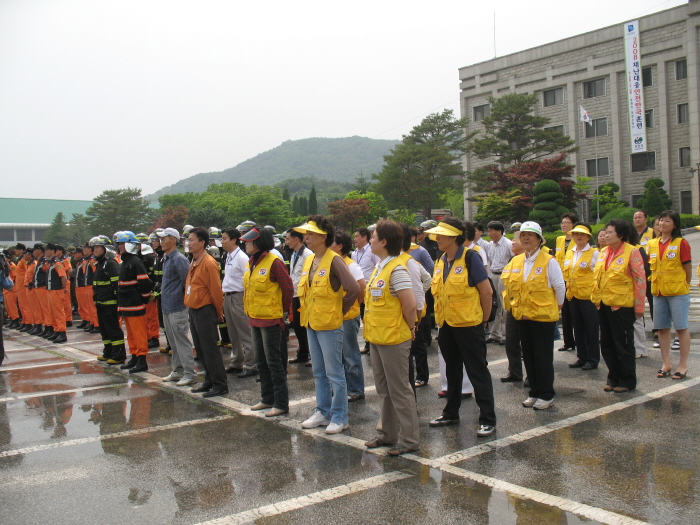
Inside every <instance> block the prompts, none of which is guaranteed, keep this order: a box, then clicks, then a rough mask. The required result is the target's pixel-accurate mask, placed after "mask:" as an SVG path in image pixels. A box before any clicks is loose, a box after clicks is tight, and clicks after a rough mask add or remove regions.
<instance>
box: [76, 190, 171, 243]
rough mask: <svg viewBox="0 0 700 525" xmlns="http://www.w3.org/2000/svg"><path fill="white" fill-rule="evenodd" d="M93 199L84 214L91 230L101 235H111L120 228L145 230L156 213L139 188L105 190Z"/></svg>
mask: <svg viewBox="0 0 700 525" xmlns="http://www.w3.org/2000/svg"><path fill="white" fill-rule="evenodd" d="M94 201H95V204H93V205H92V206H90V207H89V208H88V209H87V211H86V216H87V218H88V221H89V223H90V228H91V229H92V231H93V232H96V233H99V234H102V235H108V236H111V235H112V234H113V233H114V232H117V231H121V230H131V231H133V232H138V231H140V230H145V229H147V228H148V227H149V226H150V225H151V223H152V222H153V216H154V215H155V213H157V212H156V211H155V210H154V209H152V208H151V207H150V205H149V202H148V201H147V200H146V199H144V198H143V197H141V189H140V188H125V189H118V190H105V191H103V192H102V193H101V194H100V195H98V196H97V197H95V199H94Z"/></svg>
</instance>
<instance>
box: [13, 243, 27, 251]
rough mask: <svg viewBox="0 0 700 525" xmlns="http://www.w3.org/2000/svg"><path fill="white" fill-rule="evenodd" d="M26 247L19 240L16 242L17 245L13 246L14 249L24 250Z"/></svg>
mask: <svg viewBox="0 0 700 525" xmlns="http://www.w3.org/2000/svg"><path fill="white" fill-rule="evenodd" d="M26 249H27V247H26V246H25V245H24V244H22V243H21V242H18V243H17V246H15V250H26Z"/></svg>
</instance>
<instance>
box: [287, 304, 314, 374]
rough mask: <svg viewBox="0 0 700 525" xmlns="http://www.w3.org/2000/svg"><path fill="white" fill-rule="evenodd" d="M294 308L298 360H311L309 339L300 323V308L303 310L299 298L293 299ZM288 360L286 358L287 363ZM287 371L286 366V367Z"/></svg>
mask: <svg viewBox="0 0 700 525" xmlns="http://www.w3.org/2000/svg"><path fill="white" fill-rule="evenodd" d="M292 308H293V309H294V315H293V316H292V317H293V319H292V323H291V325H292V329H293V330H294V333H295V334H296V335H297V341H298V342H299V350H297V359H300V360H302V361H308V360H309V357H310V356H309V337H308V335H307V334H306V328H305V327H303V326H301V325H300V324H299V322H300V321H301V316H300V315H299V308H301V300H300V299H299V298H298V297H294V298H293V299H292ZM286 361H287V359H286V357H285V363H286ZM285 370H286V365H285Z"/></svg>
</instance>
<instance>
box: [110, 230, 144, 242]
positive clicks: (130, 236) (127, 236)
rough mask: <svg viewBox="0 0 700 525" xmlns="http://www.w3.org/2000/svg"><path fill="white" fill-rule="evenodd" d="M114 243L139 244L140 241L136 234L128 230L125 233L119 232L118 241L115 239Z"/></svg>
mask: <svg viewBox="0 0 700 525" xmlns="http://www.w3.org/2000/svg"><path fill="white" fill-rule="evenodd" d="M114 242H132V243H136V244H138V243H139V242H140V241H139V240H138V239H137V238H136V235H134V232H132V231H128V230H127V231H123V232H117V234H116V239H114Z"/></svg>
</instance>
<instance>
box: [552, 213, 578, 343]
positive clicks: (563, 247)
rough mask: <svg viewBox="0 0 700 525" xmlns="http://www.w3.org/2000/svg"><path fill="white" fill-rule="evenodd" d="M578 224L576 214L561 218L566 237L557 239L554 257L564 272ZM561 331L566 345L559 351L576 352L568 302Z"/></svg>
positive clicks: (562, 229) (562, 317) (563, 308)
mask: <svg viewBox="0 0 700 525" xmlns="http://www.w3.org/2000/svg"><path fill="white" fill-rule="evenodd" d="M577 222H578V215H576V214H575V213H565V214H564V215H562V216H561V231H562V233H563V234H564V235H560V236H559V237H557V240H556V244H555V248H554V257H556V259H557V262H558V263H559V267H560V268H561V269H562V270H563V269H564V258H565V257H566V252H567V251H568V250H569V245H570V244H572V242H571V241H572V236H571V230H572V229H573V227H574V224H576V223H577ZM561 330H562V332H563V334H562V335H563V336H564V344H563V345H562V346H561V347H560V348H559V351H560V352H566V351H567V350H574V348H576V341H575V340H574V326H573V324H572V322H571V312H570V311H569V303H568V302H567V301H564V305H563V306H562V308H561Z"/></svg>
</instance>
